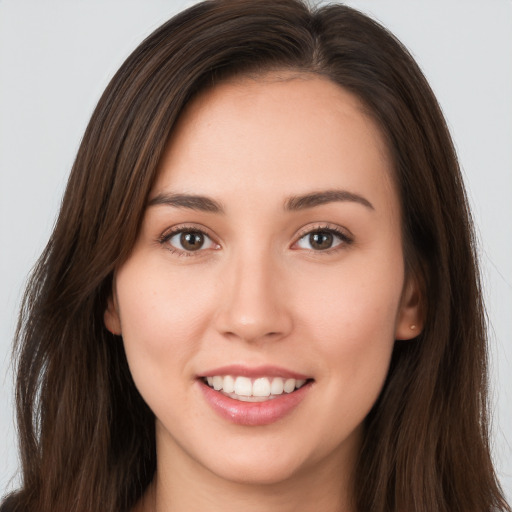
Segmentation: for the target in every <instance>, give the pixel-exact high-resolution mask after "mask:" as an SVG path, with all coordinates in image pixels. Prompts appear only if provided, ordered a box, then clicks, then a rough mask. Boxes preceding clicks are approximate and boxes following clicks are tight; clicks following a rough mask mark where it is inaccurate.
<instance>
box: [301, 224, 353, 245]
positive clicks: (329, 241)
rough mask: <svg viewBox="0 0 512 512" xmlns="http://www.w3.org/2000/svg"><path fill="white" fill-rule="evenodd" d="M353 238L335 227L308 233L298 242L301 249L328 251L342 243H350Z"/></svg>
mask: <svg viewBox="0 0 512 512" xmlns="http://www.w3.org/2000/svg"><path fill="white" fill-rule="evenodd" d="M351 242H352V240H351V239H350V238H349V237H348V236H347V235H345V234H343V233H341V232H339V231H338V230H335V229H327V228H326V229H316V230H313V231H310V232H309V233H306V234H305V235H304V236H302V237H301V238H300V239H299V240H298V241H297V242H296V246H297V247H298V248H300V249H308V250H310V251H327V250H328V249H333V248H334V247H337V246H339V245H342V244H350V243H351Z"/></svg>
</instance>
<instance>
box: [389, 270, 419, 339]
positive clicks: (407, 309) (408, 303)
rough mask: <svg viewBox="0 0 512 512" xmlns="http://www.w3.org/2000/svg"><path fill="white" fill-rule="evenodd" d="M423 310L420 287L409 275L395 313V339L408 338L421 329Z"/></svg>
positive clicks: (411, 337) (414, 336)
mask: <svg viewBox="0 0 512 512" xmlns="http://www.w3.org/2000/svg"><path fill="white" fill-rule="evenodd" d="M423 323H424V311H423V300H422V293H421V287H420V285H419V283H418V280H417V279H416V278H413V277H410V278H409V279H408V280H407V283H406V285H405V286H404V290H403V293H402V299H401V301H400V309H399V311H398V315H397V321H396V328H395V339H397V340H410V339H413V338H416V336H418V335H419V334H420V333H421V331H422V330H423Z"/></svg>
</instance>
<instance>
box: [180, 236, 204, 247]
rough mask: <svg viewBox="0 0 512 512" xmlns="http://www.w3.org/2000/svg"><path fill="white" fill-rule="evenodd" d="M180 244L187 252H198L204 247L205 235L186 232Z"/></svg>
mask: <svg viewBox="0 0 512 512" xmlns="http://www.w3.org/2000/svg"><path fill="white" fill-rule="evenodd" d="M180 244H181V246H182V247H183V249H185V250H186V251H197V250H198V249H201V247H202V246H203V245H204V235H203V234H202V233H200V232H199V231H185V232H183V233H181V234H180Z"/></svg>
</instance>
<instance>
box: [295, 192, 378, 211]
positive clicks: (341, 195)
mask: <svg viewBox="0 0 512 512" xmlns="http://www.w3.org/2000/svg"><path fill="white" fill-rule="evenodd" d="M337 201H342V202H345V201H350V202H353V203H359V204H361V205H363V206H365V207H366V208H369V209H370V210H375V208H374V207H373V205H372V203H370V201H368V199H366V198H364V197H363V196H360V195H359V194H354V193H353V192H349V191H348V190H324V191H321V192H313V193H311V194H304V195H301V196H292V197H290V198H288V199H287V200H286V202H285V209H286V210H289V211H297V210H305V209H307V208H313V207H315V206H320V205H323V204H327V203H334V202H337Z"/></svg>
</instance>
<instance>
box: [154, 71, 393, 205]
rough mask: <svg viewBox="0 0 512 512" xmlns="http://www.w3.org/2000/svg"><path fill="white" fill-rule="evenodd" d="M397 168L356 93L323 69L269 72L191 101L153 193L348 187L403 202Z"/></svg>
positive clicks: (302, 190) (289, 191) (274, 191)
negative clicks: (321, 71)
mask: <svg viewBox="0 0 512 512" xmlns="http://www.w3.org/2000/svg"><path fill="white" fill-rule="evenodd" d="M391 175H392V170H391V164H390V158H389V156H388V150H387V147H386V144H385V142H384V138H383V136H382V134H381V132H380V130H379V129H378V127H377V125H376V123H375V122H374V121H373V120H372V119H371V118H370V117H369V116H368V115H366V114H365V113H364V109H363V106H362V105H361V103H360V102H359V100H358V99H357V98H356V96H354V95H353V94H351V93H349V92H348V91H346V90H344V89H343V88H341V87H340V86H338V85H337V84H335V83H333V82H332V81H330V80H329V79H327V78H323V77H320V76H318V75H313V74H297V73H294V74H292V73H280V74H277V73H272V74H270V73H269V74H267V75H264V76H259V77H244V78H237V79H236V80H231V81H228V82H225V83H222V84H221V85H218V86H216V87H214V88H212V89H210V90H207V91H205V92H203V93H201V94H200V95H199V96H198V97H196V98H195V99H194V100H193V101H191V102H190V104H189V105H188V106H187V107H186V109H185V110H184V112H183V114H182V115H181V117H180V119H179V121H178V123H177V125H176V126H175V129H174V131H173V134H172V137H171V139H170V141H169V143H168V146H167V148H166V151H165V153H164V156H163V158H162V161H161V164H160V168H159V175H158V179H157V182H156V185H155V187H154V193H159V192H161V191H164V190H166V189H172V190H177V191H179V192H194V193H196V192H200V193H202V194H206V195H214V196H219V195H221V196H222V195H226V196H228V195H229V193H230V192H233V193H237V194H239V193H241V191H243V193H247V194H248V193H249V191H251V193H253V194H255V193H258V191H259V192H260V193H261V195H262V196H265V197H266V198H267V199H268V200H271V199H272V198H273V196H276V199H278V196H280V195H281V196H282V194H285V193H286V194H288V195H293V194H296V195H300V194H303V193H307V192H309V191H311V190H314V189H317V190H324V189H332V188H335V187H342V188H344V189H348V190H351V191H353V192H357V191H358V190H357V189H361V188H363V189H365V191H366V193H367V194H370V195H371V196H374V200H375V201H377V202H381V201H383V200H386V201H388V202H389V201H390V200H391V202H396V197H394V196H395V193H394V187H393V186H392V179H391ZM269 184H272V187H269ZM377 196H379V197H377ZM391 196H393V197H391ZM221 199H222V198H221Z"/></svg>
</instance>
